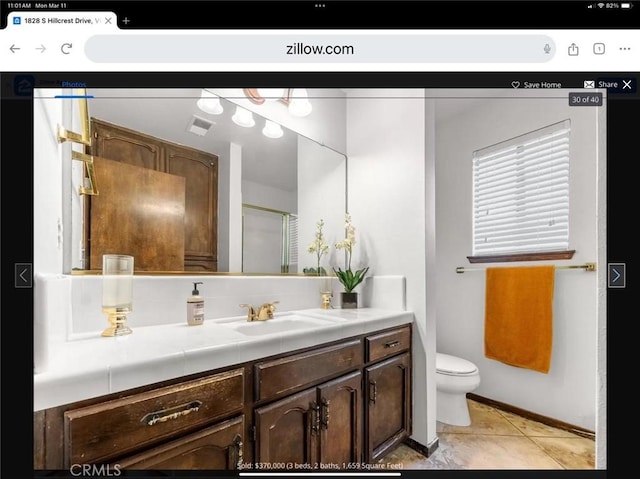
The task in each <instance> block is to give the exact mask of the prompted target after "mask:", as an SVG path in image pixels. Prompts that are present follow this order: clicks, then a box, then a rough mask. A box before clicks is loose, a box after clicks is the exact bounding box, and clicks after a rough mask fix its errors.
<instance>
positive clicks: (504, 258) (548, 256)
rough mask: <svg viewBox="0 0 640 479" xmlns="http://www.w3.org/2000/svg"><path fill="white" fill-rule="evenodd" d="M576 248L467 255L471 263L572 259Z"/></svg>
mask: <svg viewBox="0 0 640 479" xmlns="http://www.w3.org/2000/svg"><path fill="white" fill-rule="evenodd" d="M575 252H576V250H567V251H545V252H543V253H518V254H498V255H486V256H467V259H468V260H469V263H506V262H513V261H549V260H557V259H571V258H573V255H574V254H575Z"/></svg>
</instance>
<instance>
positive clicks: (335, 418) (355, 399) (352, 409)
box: [318, 371, 362, 469]
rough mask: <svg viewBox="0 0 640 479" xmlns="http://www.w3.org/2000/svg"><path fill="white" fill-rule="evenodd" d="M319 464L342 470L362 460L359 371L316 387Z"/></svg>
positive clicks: (360, 384)
mask: <svg viewBox="0 0 640 479" xmlns="http://www.w3.org/2000/svg"><path fill="white" fill-rule="evenodd" d="M318 390H319V404H320V437H321V440H320V464H321V465H322V467H323V469H343V468H344V467H345V466H344V465H345V464H346V463H356V462H360V461H361V450H362V446H361V444H362V432H361V431H362V412H361V410H362V399H361V398H362V373H361V372H360V371H355V372H353V373H351V374H348V375H347V376H343V377H340V378H338V379H335V380H333V381H330V382H328V383H326V384H323V385H321V386H319V387H318Z"/></svg>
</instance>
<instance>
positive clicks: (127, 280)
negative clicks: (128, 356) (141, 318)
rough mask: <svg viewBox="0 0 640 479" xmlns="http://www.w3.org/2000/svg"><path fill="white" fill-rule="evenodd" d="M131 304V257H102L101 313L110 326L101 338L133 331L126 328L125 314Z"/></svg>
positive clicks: (112, 255) (115, 255)
mask: <svg viewBox="0 0 640 479" xmlns="http://www.w3.org/2000/svg"><path fill="white" fill-rule="evenodd" d="M132 303H133V256H126V255H121V254H105V255H103V256H102V312H103V313H105V314H106V315H107V316H108V320H109V324H110V326H109V327H108V328H106V329H105V330H104V331H102V336H107V337H113V336H124V335H126V334H131V333H132V332H133V331H132V330H131V328H130V327H129V326H127V324H126V323H127V314H129V312H131V310H132Z"/></svg>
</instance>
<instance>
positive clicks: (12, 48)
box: [9, 43, 20, 53]
mask: <svg viewBox="0 0 640 479" xmlns="http://www.w3.org/2000/svg"><path fill="white" fill-rule="evenodd" d="M9 50H11V53H15V52H16V50H20V47H16V45H15V43H14V44H13V45H11V46H10V47H9Z"/></svg>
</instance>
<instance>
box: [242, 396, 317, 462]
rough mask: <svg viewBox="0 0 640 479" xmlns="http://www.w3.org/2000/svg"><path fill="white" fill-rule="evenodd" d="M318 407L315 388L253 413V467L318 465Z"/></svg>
mask: <svg viewBox="0 0 640 479" xmlns="http://www.w3.org/2000/svg"><path fill="white" fill-rule="evenodd" d="M319 412H320V407H319V406H318V403H317V392H316V389H315V388H312V389H307V390H305V391H302V392H300V393H298V394H294V395H293V396H289V397H287V398H285V399H281V400H280V401H276V402H274V403H272V404H269V405H267V406H263V407H260V408H257V409H256V410H255V424H256V432H257V435H256V451H255V456H254V463H265V464H270V465H271V466H273V467H278V464H282V463H292V464H299V465H302V464H310V465H313V464H315V463H316V462H317V460H318V459H317V450H318V440H319V430H320V416H319Z"/></svg>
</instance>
